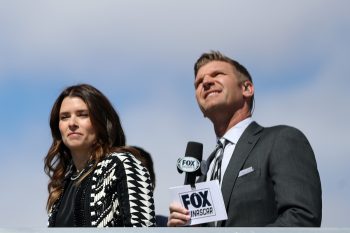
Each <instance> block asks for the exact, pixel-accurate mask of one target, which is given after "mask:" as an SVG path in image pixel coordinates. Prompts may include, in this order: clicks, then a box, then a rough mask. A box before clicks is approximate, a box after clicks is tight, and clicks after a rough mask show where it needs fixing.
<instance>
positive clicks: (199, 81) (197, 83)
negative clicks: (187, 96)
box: [194, 79, 203, 88]
mask: <svg viewBox="0 0 350 233" xmlns="http://www.w3.org/2000/svg"><path fill="white" fill-rule="evenodd" d="M202 82H203V79H199V80H197V81H196V82H195V83H194V87H195V88H197V87H198V86H199V85H200V84H201V83H202Z"/></svg>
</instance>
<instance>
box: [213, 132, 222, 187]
mask: <svg viewBox="0 0 350 233" xmlns="http://www.w3.org/2000/svg"><path fill="white" fill-rule="evenodd" d="M225 146H226V140H225V139H224V138H222V139H220V140H218V142H217V145H216V149H215V158H214V160H213V163H214V166H213V170H212V173H211V179H210V180H218V181H219V183H220V182H221V162H222V157H223V156H224V149H225Z"/></svg>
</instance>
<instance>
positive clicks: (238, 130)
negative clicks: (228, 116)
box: [218, 117, 253, 144]
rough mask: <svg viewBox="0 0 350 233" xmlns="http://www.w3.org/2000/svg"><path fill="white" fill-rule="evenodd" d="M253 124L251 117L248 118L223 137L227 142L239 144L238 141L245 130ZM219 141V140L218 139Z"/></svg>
mask: <svg viewBox="0 0 350 233" xmlns="http://www.w3.org/2000/svg"><path fill="white" fill-rule="evenodd" d="M252 122H253V119H252V118H251V117H248V118H246V119H244V120H243V121H241V122H239V123H238V124H236V125H235V126H233V127H232V128H231V129H229V130H228V131H227V132H226V133H225V134H224V136H223V138H225V139H226V140H227V141H229V142H231V143H233V144H237V142H238V139H239V138H240V137H241V135H242V134H243V132H244V130H245V129H246V128H247V127H248V126H249V125H250V123H252ZM218 140H219V138H218Z"/></svg>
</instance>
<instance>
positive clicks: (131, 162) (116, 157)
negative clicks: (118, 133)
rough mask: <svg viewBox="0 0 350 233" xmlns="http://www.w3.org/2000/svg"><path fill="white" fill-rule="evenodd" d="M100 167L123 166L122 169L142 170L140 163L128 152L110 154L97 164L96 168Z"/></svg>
mask: <svg viewBox="0 0 350 233" xmlns="http://www.w3.org/2000/svg"><path fill="white" fill-rule="evenodd" d="M101 166H102V167H105V166H108V167H110V166H113V167H114V166H117V167H118V166H123V167H124V168H130V167H133V168H134V169H141V170H142V169H143V168H144V166H143V165H142V163H141V161H140V160H138V159H137V158H136V157H135V156H134V155H133V154H132V153H130V152H112V153H110V154H108V155H107V156H106V157H105V158H104V159H103V160H102V161H101V162H99V164H98V167H101Z"/></svg>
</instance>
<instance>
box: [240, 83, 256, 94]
mask: <svg viewBox="0 0 350 233" xmlns="http://www.w3.org/2000/svg"><path fill="white" fill-rule="evenodd" d="M242 85H243V95H244V96H245V97H251V96H253V95H254V85H253V83H252V82H251V81H249V80H246V81H244V82H243V84H242Z"/></svg>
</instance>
